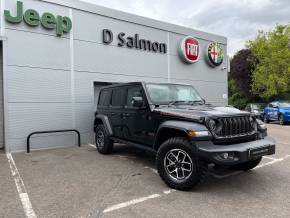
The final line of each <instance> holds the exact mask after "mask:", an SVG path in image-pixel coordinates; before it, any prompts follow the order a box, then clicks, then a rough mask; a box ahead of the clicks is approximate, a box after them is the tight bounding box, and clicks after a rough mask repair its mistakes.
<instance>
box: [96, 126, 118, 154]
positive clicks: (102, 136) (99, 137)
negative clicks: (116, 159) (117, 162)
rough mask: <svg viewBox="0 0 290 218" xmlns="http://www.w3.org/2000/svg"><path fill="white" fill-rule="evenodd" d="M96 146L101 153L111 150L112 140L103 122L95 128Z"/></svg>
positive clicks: (107, 152) (108, 152)
mask: <svg viewBox="0 0 290 218" xmlns="http://www.w3.org/2000/svg"><path fill="white" fill-rule="evenodd" d="M95 139H96V147H97V150H98V152H99V153H101V154H111V153H112V152H113V145H114V144H113V140H111V139H110V138H109V136H108V135H107V133H106V130H105V127H104V125H103V124H100V125H98V126H97V128H96V135H95Z"/></svg>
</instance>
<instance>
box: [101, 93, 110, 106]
mask: <svg viewBox="0 0 290 218" xmlns="http://www.w3.org/2000/svg"><path fill="white" fill-rule="evenodd" d="M110 101H111V91H110V90H103V91H102V92H101V93H100V97H99V103H98V105H100V106H109V104H110Z"/></svg>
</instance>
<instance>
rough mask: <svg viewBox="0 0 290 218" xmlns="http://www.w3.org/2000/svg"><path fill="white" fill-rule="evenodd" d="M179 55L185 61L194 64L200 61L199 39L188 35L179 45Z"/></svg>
mask: <svg viewBox="0 0 290 218" xmlns="http://www.w3.org/2000/svg"><path fill="white" fill-rule="evenodd" d="M178 52H179V56H180V57H181V59H182V60H183V61H185V62H186V63H188V64H192V63H195V62H197V61H198V58H199V52H200V49H199V42H198V40H197V39H195V38H193V37H191V36H187V37H185V38H184V39H182V40H181V42H180V45H179V51H178Z"/></svg>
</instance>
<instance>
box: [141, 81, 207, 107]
mask: <svg viewBox="0 0 290 218" xmlns="http://www.w3.org/2000/svg"><path fill="white" fill-rule="evenodd" d="M146 89H147V92H148V94H149V96H150V99H151V101H152V103H156V104H157V103H159V104H162V103H164V104H168V103H171V102H202V101H203V100H202V98H201V97H200V95H199V94H198V92H197V91H196V90H195V89H194V88H193V87H192V86H189V85H176V84H146Z"/></svg>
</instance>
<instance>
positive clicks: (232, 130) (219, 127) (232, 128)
mask: <svg viewBox="0 0 290 218" xmlns="http://www.w3.org/2000/svg"><path fill="white" fill-rule="evenodd" d="M250 119H251V118H250V117H249V116H239V117H221V118H217V119H214V121H215V123H216V125H215V128H212V126H209V128H210V130H211V132H212V133H213V135H214V137H215V138H216V139H226V138H237V137H243V136H249V135H253V134H254V133H255V132H256V126H255V125H256V122H253V123H252V124H251V120H250Z"/></svg>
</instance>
